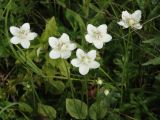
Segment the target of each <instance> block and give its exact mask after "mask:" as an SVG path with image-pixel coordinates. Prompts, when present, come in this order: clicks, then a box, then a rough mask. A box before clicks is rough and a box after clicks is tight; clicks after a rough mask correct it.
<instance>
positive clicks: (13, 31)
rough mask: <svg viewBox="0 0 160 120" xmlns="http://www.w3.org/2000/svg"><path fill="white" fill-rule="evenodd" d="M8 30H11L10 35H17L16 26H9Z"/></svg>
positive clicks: (17, 29)
mask: <svg viewBox="0 0 160 120" xmlns="http://www.w3.org/2000/svg"><path fill="white" fill-rule="evenodd" d="M9 30H10V32H11V34H12V35H14V36H17V35H18V32H19V28H18V27H15V26H11V27H10V28H9Z"/></svg>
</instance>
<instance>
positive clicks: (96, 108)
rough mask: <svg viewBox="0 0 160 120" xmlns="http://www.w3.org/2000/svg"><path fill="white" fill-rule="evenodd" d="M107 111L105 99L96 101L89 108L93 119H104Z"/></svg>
mask: <svg viewBox="0 0 160 120" xmlns="http://www.w3.org/2000/svg"><path fill="white" fill-rule="evenodd" d="M106 113H107V106H106V104H105V102H104V101H100V102H95V103H93V104H92V105H91V107H90V108H89V116H90V118H91V119H92V120H97V119H103V118H104V117H105V115H106Z"/></svg>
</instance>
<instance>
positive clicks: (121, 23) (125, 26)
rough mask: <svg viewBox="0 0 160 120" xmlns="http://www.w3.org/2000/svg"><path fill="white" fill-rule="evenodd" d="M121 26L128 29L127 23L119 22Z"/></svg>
mask: <svg viewBox="0 0 160 120" xmlns="http://www.w3.org/2000/svg"><path fill="white" fill-rule="evenodd" d="M117 23H118V24H119V25H120V26H123V28H128V24H127V23H125V22H124V21H120V22H117Z"/></svg>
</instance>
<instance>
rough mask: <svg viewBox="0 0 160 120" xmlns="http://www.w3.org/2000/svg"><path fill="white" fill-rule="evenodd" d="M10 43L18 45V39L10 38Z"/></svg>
mask: <svg viewBox="0 0 160 120" xmlns="http://www.w3.org/2000/svg"><path fill="white" fill-rule="evenodd" d="M10 42H11V43H12V44H18V43H20V39H19V38H18V37H16V36H14V37H12V38H11V40H10Z"/></svg>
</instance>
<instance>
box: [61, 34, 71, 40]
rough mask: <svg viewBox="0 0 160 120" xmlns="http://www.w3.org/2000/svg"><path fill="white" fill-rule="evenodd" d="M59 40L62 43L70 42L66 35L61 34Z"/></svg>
mask: <svg viewBox="0 0 160 120" xmlns="http://www.w3.org/2000/svg"><path fill="white" fill-rule="evenodd" d="M59 40H61V41H62V42H69V41H70V39H69V36H68V34H66V33H63V34H62V35H61V37H60V38H59Z"/></svg>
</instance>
